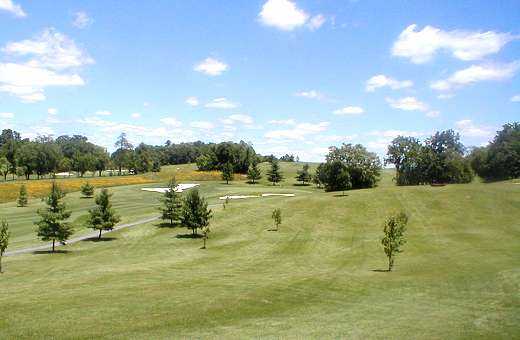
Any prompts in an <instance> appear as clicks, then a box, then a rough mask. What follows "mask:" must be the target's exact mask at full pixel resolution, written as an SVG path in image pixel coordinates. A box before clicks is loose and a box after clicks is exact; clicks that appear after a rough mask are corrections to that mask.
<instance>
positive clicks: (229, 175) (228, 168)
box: [222, 162, 233, 184]
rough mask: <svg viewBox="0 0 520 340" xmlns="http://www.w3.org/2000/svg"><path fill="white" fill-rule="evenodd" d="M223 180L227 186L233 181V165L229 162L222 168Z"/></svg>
mask: <svg viewBox="0 0 520 340" xmlns="http://www.w3.org/2000/svg"><path fill="white" fill-rule="evenodd" d="M222 179H223V180H224V181H226V184H229V181H232V180H233V165H232V164H231V163H229V162H227V163H226V164H224V166H223V167H222Z"/></svg>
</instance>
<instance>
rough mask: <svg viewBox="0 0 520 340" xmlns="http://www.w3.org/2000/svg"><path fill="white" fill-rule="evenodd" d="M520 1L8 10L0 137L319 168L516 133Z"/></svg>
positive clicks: (37, 4)
mask: <svg viewBox="0 0 520 340" xmlns="http://www.w3.org/2000/svg"><path fill="white" fill-rule="evenodd" d="M519 73H520V1H479V2H477V1H471V2H470V1H431V2H426V1H368V0H358V1H348V0H341V1H339V0H337V1H332V0H331V1H328V0H315V1H310V0H305V1H304V0H295V1H289V0H251V1H166V0H164V1H146V2H145V1H125V2H121V1H84V2H78V1H59V0H54V1H43V0H42V1H24V0H0V129H3V128H14V129H16V130H18V131H20V132H22V134H23V135H24V136H26V137H35V136H37V135H38V134H53V135H55V136H58V135H61V134H84V135H86V136H88V137H89V138H90V139H91V140H93V141H94V142H96V143H98V144H101V145H104V146H106V147H108V148H109V149H111V148H112V145H113V143H114V141H115V139H116V137H117V135H118V134H119V133H121V132H126V133H127V134H128V135H129V136H130V138H131V140H132V141H133V142H134V143H138V142H141V141H144V142H147V143H153V144H162V143H164V142H165V141H166V140H168V139H169V140H171V141H173V142H181V141H194V140H203V141H215V142H218V141H223V140H234V141H239V140H245V141H250V142H252V143H253V145H254V146H255V148H256V149H257V150H258V151H260V152H262V153H266V154H267V153H275V154H279V155H280V154H285V153H295V154H297V155H299V156H300V158H302V159H303V160H309V161H315V160H321V159H322V158H323V156H324V154H325V153H326V150H327V147H328V146H330V145H339V144H341V143H342V142H349V143H362V144H364V145H366V146H367V147H368V148H369V149H370V150H372V151H374V152H377V153H378V154H380V155H382V154H384V152H385V148H386V145H387V144H388V142H389V141H390V140H391V139H392V138H394V137H395V136H396V135H398V134H405V135H412V136H416V137H419V138H425V137H426V136H428V135H429V134H431V133H432V132H433V131H435V130H440V129H448V128H452V129H455V130H457V131H459V132H460V133H461V135H462V138H463V141H464V143H465V144H466V145H482V144H485V143H486V142H487V141H488V140H489V139H490V138H492V136H493V135H494V132H495V131H496V130H497V129H499V127H500V126H501V125H502V124H504V123H506V122H511V121H518V120H520V119H519V117H520V114H519V113H520V77H519Z"/></svg>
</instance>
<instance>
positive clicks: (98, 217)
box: [87, 189, 121, 239]
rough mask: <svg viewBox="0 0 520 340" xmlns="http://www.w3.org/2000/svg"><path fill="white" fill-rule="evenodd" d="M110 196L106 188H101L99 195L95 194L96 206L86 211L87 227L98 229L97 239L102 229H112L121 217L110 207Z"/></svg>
mask: <svg viewBox="0 0 520 340" xmlns="http://www.w3.org/2000/svg"><path fill="white" fill-rule="evenodd" d="M111 197H112V194H110V193H108V190H107V189H102V190H101V192H100V193H99V195H97V196H96V204H97V207H95V208H93V209H90V210H89V212H88V213H89V217H88V220H87V227H88V228H92V229H94V230H99V236H98V238H99V239H101V232H102V231H103V230H112V229H114V226H115V225H116V224H117V223H119V221H120V220H121V218H120V217H119V216H118V215H116V213H115V211H114V209H112V203H111V202H110V198H111Z"/></svg>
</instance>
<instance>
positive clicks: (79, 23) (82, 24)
mask: <svg viewBox="0 0 520 340" xmlns="http://www.w3.org/2000/svg"><path fill="white" fill-rule="evenodd" d="M93 22H94V20H93V19H92V18H91V17H90V16H89V15H88V14H87V13H86V12H84V11H79V12H76V13H74V20H73V21H72V25H73V26H74V27H76V28H79V29H84V28H87V27H89V26H90V25H92V23H93Z"/></svg>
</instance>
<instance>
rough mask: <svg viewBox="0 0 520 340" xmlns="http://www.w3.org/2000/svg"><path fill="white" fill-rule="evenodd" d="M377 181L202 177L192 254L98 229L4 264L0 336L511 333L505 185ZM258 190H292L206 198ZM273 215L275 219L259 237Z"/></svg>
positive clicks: (514, 212) (187, 247)
mask: <svg viewBox="0 0 520 340" xmlns="http://www.w3.org/2000/svg"><path fill="white" fill-rule="evenodd" d="M387 180H389V178H386V179H385V181H384V182H383V183H382V184H381V186H380V187H379V188H376V189H370V190H354V191H349V192H348V196H346V197H335V193H323V192H322V191H316V190H315V189H314V188H312V187H310V188H300V187H289V186H288V185H289V183H287V186H285V187H275V188H272V187H271V186H263V185H258V186H250V185H246V184H244V183H239V182H237V183H233V184H232V185H224V184H221V183H220V182H207V183H203V185H202V186H201V191H202V193H203V194H204V195H206V196H207V197H208V198H209V200H210V204H212V209H213V210H214V211H215V218H214V220H213V222H212V233H211V235H210V239H209V240H208V249H206V250H200V249H199V248H200V247H201V246H202V240H201V239H191V238H184V237H182V235H185V234H188V233H189V231H188V230H186V229H183V228H179V227H174V228H164V227H161V222H159V221H157V222H153V223H149V224H146V225H142V226H139V227H135V228H132V229H126V230H121V231H118V232H114V233H112V234H110V237H111V238H113V239H112V240H111V241H110V242H87V241H86V242H79V243H77V244H75V245H71V246H66V247H63V248H61V249H62V250H64V251H68V253H60V254H52V255H49V254H40V255H22V256H15V257H8V258H6V259H5V269H6V273H5V274H3V275H2V276H0V291H2V294H1V295H0V305H2V306H3V307H2V308H3V309H4V310H6V311H9V312H8V313H5V314H4V316H3V317H2V318H1V319H0V334H2V336H3V337H6V338H51V337H56V338H84V339H87V338H95V337H104V338H172V337H175V338H178V337H212V338H214V337H219V338H251V337H271V338H279V337H284V338H324V337H325V338H331V337H339V338H472V339H473V338H517V337H518V336H519V331H518V326H517V325H518V324H519V322H520V293H519V292H520V267H519V265H518V264H519V263H520V242H519V241H520V224H519V222H518V221H519V220H520V211H519V209H518V207H519V206H520V186H515V185H511V183H507V182H502V183H493V184H481V183H473V184H468V185H449V186H445V187H440V188H433V187H429V186H423V187H394V186H391V185H390V183H388V182H387ZM140 188H141V186H130V187H120V188H114V189H113V190H114V192H115V193H116V195H115V196H114V198H115V199H116V198H117V197H119V198H117V199H118V200H120V201H118V203H117V207H116V208H117V209H119V210H120V211H122V210H123V209H127V210H125V214H127V213H128V214H131V213H133V214H134V218H135V217H137V215H139V214H138V213H137V211H139V209H142V213H143V214H147V213H148V212H152V211H153V210H154V209H155V203H153V201H152V200H151V199H150V198H151V197H158V196H157V195H156V194H153V193H142V192H140ZM116 189H117V190H121V192H117V191H116ZM272 190H278V191H280V192H281V191H292V192H295V193H297V196H296V197H294V198H280V197H269V198H263V199H251V200H240V201H233V202H231V203H230V204H229V205H228V206H227V208H226V209H225V210H224V209H223V208H222V206H221V204H220V202H219V201H218V200H217V197H218V196H219V195H221V194H222V193H223V192H225V193H233V194H247V193H249V192H253V191H256V192H269V191H272ZM145 194H147V196H145ZM132 195H135V197H141V199H140V201H141V202H139V203H135V202H134V203H132V202H133V201H134V200H133V199H131V197H132ZM71 196H72V195H70V196H69V198H70V199H71V200H74V199H75V198H74V197H71ZM159 196H160V195H159ZM127 198H128V200H127ZM78 201H80V200H79V199H78ZM152 203H153V204H152ZM140 204H142V206H140ZM126 205H128V207H126ZM147 205H148V206H147ZM274 208H281V209H282V214H283V223H282V225H281V226H280V229H279V231H278V232H269V231H268V229H270V228H272V221H271V212H272V210H273V209H274ZM147 209H148V210H147ZM401 209H404V210H406V211H407V212H408V213H409V214H410V215H411V218H410V224H409V228H408V232H407V235H408V243H407V245H406V246H405V247H404V250H405V252H404V253H403V254H401V255H399V256H398V258H397V260H396V267H395V272H392V273H387V272H384V270H385V269H386V266H387V263H386V258H385V256H384V253H383V251H382V248H381V246H380V238H381V237H382V224H383V221H384V220H385V218H386V217H387V215H388V214H390V213H392V212H395V211H398V210H401Z"/></svg>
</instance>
